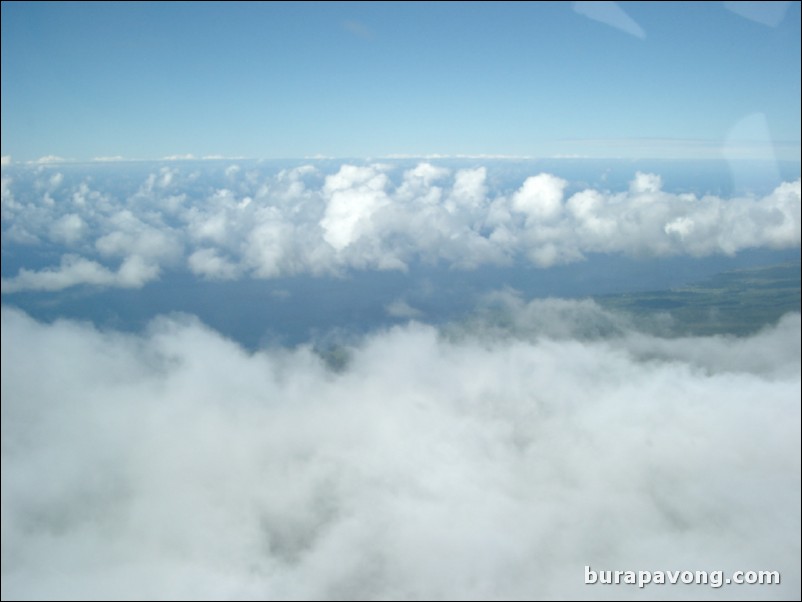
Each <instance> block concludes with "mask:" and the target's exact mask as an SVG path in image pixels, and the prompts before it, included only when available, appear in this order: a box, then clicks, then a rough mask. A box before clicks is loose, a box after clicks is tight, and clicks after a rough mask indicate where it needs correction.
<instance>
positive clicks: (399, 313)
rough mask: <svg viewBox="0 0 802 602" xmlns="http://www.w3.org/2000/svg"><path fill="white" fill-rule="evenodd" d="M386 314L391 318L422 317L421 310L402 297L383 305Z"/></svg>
mask: <svg viewBox="0 0 802 602" xmlns="http://www.w3.org/2000/svg"><path fill="white" fill-rule="evenodd" d="M385 311H386V312H387V315H388V316H390V317H392V318H401V319H414V318H421V317H423V312H422V311H421V310H419V309H416V308H414V307H412V306H411V305H410V304H409V303H407V302H406V301H404V300H403V299H396V300H395V301H393V302H392V303H389V304H388V305H387V307H385Z"/></svg>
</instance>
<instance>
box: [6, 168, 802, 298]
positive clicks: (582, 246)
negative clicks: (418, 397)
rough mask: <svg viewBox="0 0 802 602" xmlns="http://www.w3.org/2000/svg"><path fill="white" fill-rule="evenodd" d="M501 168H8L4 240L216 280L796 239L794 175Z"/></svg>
mask: <svg viewBox="0 0 802 602" xmlns="http://www.w3.org/2000/svg"><path fill="white" fill-rule="evenodd" d="M86 169H87V170H89V173H91V169H92V168H91V166H90V167H86ZM96 169H101V168H100V167H97V168H96ZM119 169H120V170H121V174H126V175H127V174H128V173H129V172H128V170H130V169H133V168H131V167H128V166H126V165H122V164H121V165H120V167H119ZM132 173H136V172H132ZM491 175H492V174H490V173H489V172H488V169H487V168H486V167H482V166H479V167H469V168H461V169H453V168H446V167H442V166H435V165H432V164H430V163H427V162H422V163H419V164H418V165H416V166H414V167H411V168H408V169H405V170H402V169H401V168H400V167H398V166H394V165H392V164H383V163H382V164H378V163H377V164H368V165H351V164H344V165H340V166H338V167H336V168H335V169H334V170H333V171H328V172H323V171H321V169H320V168H318V167H315V166H312V165H299V166H295V167H290V168H286V169H282V170H281V171H279V172H278V173H265V172H264V171H261V170H260V168H259V166H258V165H256V166H254V165H250V166H249V165H247V164H243V165H240V164H237V165H227V166H225V167H223V166H217V165H215V164H214V162H210V163H209V164H208V166H207V167H202V168H201V167H198V166H197V165H182V164H180V163H171V164H170V165H161V166H158V167H156V168H155V169H154V170H153V171H152V172H151V173H149V174H147V175H143V176H139V177H140V178H141V179H139V180H137V179H135V178H134V177H130V176H128V178H127V179H123V178H118V179H116V180H114V183H113V184H112V183H105V182H110V180H102V179H101V180H98V179H97V178H95V179H93V178H92V177H90V176H89V175H88V176H87V177H85V178H83V179H82V180H78V181H76V180H75V178H74V177H73V178H72V179H69V180H68V179H67V178H63V177H62V176H61V174H55V175H54V174H46V173H41V174H39V173H36V172H35V171H33V170H32V171H30V172H29V173H27V174H26V173H24V172H19V173H18V172H13V177H12V176H11V175H9V176H7V175H6V174H5V173H4V176H3V225H2V227H3V239H4V241H8V243H13V244H36V243H38V242H39V241H42V240H49V241H51V242H52V243H56V244H63V245H64V246H65V247H66V249H64V250H63V251H62V252H69V253H72V254H77V253H80V255H81V256H82V257H83V259H84V260H85V261H87V262H95V263H98V264H99V265H101V266H103V267H104V268H105V269H107V270H110V269H113V268H112V266H111V265H108V262H109V261H112V262H113V261H114V260H118V261H121V260H125V259H128V258H130V257H134V256H136V257H139V258H141V259H142V260H143V261H144V262H145V263H147V264H148V265H153V266H156V267H158V268H159V269H182V268H183V269H188V270H190V271H192V272H194V273H196V274H198V275H200V276H202V277H204V278H222V279H233V278H243V277H251V278H274V277H281V276H288V275H294V274H312V275H319V274H342V273H344V272H346V271H348V270H407V269H409V267H410V266H411V265H413V264H416V263H425V264H429V265H446V266H450V267H453V268H457V269H466V270H467V269H474V268H476V267H479V266H486V265H511V264H513V263H515V262H517V261H521V260H526V261H529V262H531V263H532V264H534V265H536V266H538V267H541V268H548V267H551V266H554V265H558V264H565V263H570V262H575V261H581V260H583V259H584V258H585V257H586V256H587V255H589V254H622V255H629V256H638V257H663V256H673V255H690V256H694V257H701V256H708V255H716V254H724V255H734V254H736V253H738V252H740V251H743V250H746V249H754V248H771V249H782V248H793V247H799V245H800V238H801V236H800V222H801V221H802V219H801V218H800V181H799V180H796V181H793V182H785V183H781V184H779V185H778V186H777V187H776V189H775V190H773V191H772V192H770V193H769V194H766V195H764V196H762V197H755V196H738V197H733V198H722V197H719V196H713V195H703V196H699V195H695V194H690V193H676V192H671V191H668V190H665V187H664V185H663V181H662V178H661V177H660V176H659V175H658V174H654V173H642V172H637V173H635V174H633V178H632V180H631V182H630V183H629V186H628V187H627V188H626V189H625V190H623V191H611V190H605V189H598V188H584V189H582V188H577V187H573V188H572V184H571V182H569V181H567V180H564V179H562V178H559V177H557V176H555V175H553V174H549V173H539V174H535V175H532V176H530V177H527V178H525V179H523V181H522V182H519V183H517V184H516V183H513V184H512V187H511V188H503V187H502V186H500V185H499V184H498V182H497V181H496V179H495V178H494V177H491ZM26 178H27V180H26ZM54 178H55V179H54ZM121 181H122V182H124V184H118V182H121ZM121 186H122V187H121ZM23 267H25V266H23ZM58 269H59V268H58V266H53V267H51V268H50V269H49V271H56V270H58ZM21 274H22V273H20V276H21ZM17 281H18V283H17V284H16V285H15V286H14V287H12V288H13V290H24V289H23V288H22V286H23V282H27V281H28V280H27V279H25V278H19V277H17ZM70 282H72V283H73V284H80V281H78V280H71V281H70ZM108 282H114V280H113V279H109V280H108ZM87 283H92V282H89V281H87ZM111 285H113V284H111ZM7 290H12V289H10V288H7Z"/></svg>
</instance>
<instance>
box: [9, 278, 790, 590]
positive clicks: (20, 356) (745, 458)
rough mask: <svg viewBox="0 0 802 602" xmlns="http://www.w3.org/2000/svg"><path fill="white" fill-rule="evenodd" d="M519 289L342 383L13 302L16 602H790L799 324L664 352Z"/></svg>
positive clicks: (351, 358)
mask: <svg viewBox="0 0 802 602" xmlns="http://www.w3.org/2000/svg"><path fill="white" fill-rule="evenodd" d="M502 297H503V298H502V299H501V300H500V301H499V300H497V306H498V303H501V306H503V307H505V308H506V311H508V312H510V315H511V316H512V317H513V320H514V322H515V326H514V327H512V328H509V327H507V328H501V329H500V328H499V327H497V326H493V325H491V324H485V325H484V326H482V323H481V321H480V323H477V324H473V325H471V326H470V327H469V328H467V329H465V330H462V331H461V332H460V333H458V334H454V333H451V334H450V335H449V334H447V333H445V332H441V331H438V330H436V329H435V328H432V327H429V326H425V325H421V324H410V325H406V326H403V327H398V328H393V329H391V330H388V331H382V332H377V333H373V334H371V335H368V336H366V337H365V338H364V339H363V340H361V341H360V342H358V343H355V344H354V345H352V346H349V347H347V348H344V349H342V350H340V352H341V354H342V356H343V358H345V359H344V361H343V364H344V366H343V369H342V370H340V371H339V372H334V371H332V370H330V369H328V368H327V367H326V364H325V363H324V361H323V360H322V359H321V358H320V357H319V356H318V355H317V354H315V353H314V352H313V351H312V350H311V349H310V348H308V347H301V348H298V349H295V350H287V349H273V350H266V351H262V352H259V353H255V354H248V353H246V352H244V351H243V350H242V349H241V348H239V347H238V346H236V345H235V344H234V343H232V342H231V341H228V340H226V339H224V338H222V337H221V336H220V335H218V334H217V333H215V332H213V331H211V330H209V329H208V328H206V327H204V326H203V325H202V324H200V323H198V322H197V321H196V320H194V319H191V318H187V317H180V316H177V317H172V318H160V319H158V320H156V321H155V322H153V323H152V324H151V326H150V327H149V328H148V330H147V331H146V332H145V333H142V334H140V335H126V334H120V333H116V332H102V331H98V330H96V329H94V328H92V327H90V326H87V325H85V324H77V323H73V322H67V321H57V322H55V323H53V324H49V325H47V324H42V323H37V322H35V321H33V320H31V319H30V318H28V317H27V316H26V315H24V314H23V313H21V312H19V311H18V310H14V309H8V308H3V310H2V328H1V329H0V335H1V336H2V356H1V359H2V379H1V381H0V386H1V387H2V400H3V403H2V421H0V427H1V428H2V439H3V451H2V466H3V470H2V489H0V492H1V494H2V532H1V534H2V549H3V580H2V596H3V598H4V599H6V598H9V599H11V598H15V599H19V598H27V599H31V598H36V599H39V598H45V599H47V598H55V597H59V598H63V597H70V598H72V597H75V598H77V597H80V598H89V599H101V598H103V599H105V598H107V597H111V598H119V597H136V598H145V599H149V598H159V599H163V598H164V597H169V598H195V597H199V596H202V597H211V598H237V599H244V598H263V597H265V596H267V597H271V598H285V599H312V598H314V599H332V598H349V599H354V598H358V599H385V598H403V599H412V598H426V599H454V598H458V599H461V598H483V599H484V598H487V599H498V598H526V599H531V598H580V599H587V598H594V599H599V598H607V597H610V598H616V599H653V598H655V597H657V598H669V597H670V598H671V599H678V598H684V599H699V598H702V599H721V598H722V597H726V598H730V597H732V596H736V597H738V596H742V597H748V598H750V599H759V598H763V599H778V598H781V599H793V598H794V597H798V595H799V591H800V580H799V570H798V567H799V562H800V556H799V532H800V517H799V504H800V497H799V491H800V477H799V475H800V460H799V453H798V451H799V446H800V427H799V425H800V413H799V412H800V409H799V396H800V317H799V314H795V315H789V316H787V317H786V318H784V320H783V321H782V322H781V323H780V324H778V325H777V326H776V327H772V328H769V329H767V330H765V331H763V332H761V333H760V334H758V335H756V336H754V337H751V338H740V339H739V338H727V337H705V338H692V339H661V338H659V337H655V336H653V335H649V334H647V333H644V332H637V331H633V330H632V329H630V328H629V327H628V326H627V325H626V322H625V321H622V320H621V319H620V318H618V317H616V316H612V315H609V314H605V313H604V312H603V311H602V310H600V309H599V308H598V307H596V306H594V305H593V304H589V303H587V302H585V303H569V302H559V301H555V300H550V301H546V302H534V303H530V304H527V303H525V302H523V301H522V300H520V299H518V300H516V299H515V298H514V297H513V298H510V296H509V294H507V295H506V297H504V295H502ZM488 319H489V317H488ZM599 324H601V325H604V324H606V325H607V326H606V327H605V329H606V330H605V331H604V332H600V331H599V330H598V329H596V325H599ZM587 564H590V565H592V566H594V567H599V568H604V569H611V570H615V569H631V570H647V569H652V570H657V569H662V570H667V569H688V570H724V571H732V570H750V569H755V570H758V569H769V570H778V571H781V572H782V583H781V585H779V586H771V587H767V586H743V587H742V588H739V589H737V590H736V589H735V588H734V586H731V587H729V588H727V587H726V586H725V587H724V588H722V589H721V590H716V589H713V588H710V587H709V586H703V587H693V586H675V587H673V588H671V589H669V590H665V589H661V588H659V587H652V588H647V589H645V590H639V589H638V588H636V587H631V586H627V587H623V586H622V587H614V586H606V588H601V587H599V586H597V589H593V588H591V587H590V586H585V585H584V584H583V567H584V566H585V565H587ZM662 587H663V588H665V587H668V586H662Z"/></svg>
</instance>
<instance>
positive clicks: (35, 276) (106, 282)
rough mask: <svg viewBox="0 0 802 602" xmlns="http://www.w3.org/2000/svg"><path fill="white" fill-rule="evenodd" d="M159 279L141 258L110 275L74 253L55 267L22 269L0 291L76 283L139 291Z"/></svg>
mask: <svg viewBox="0 0 802 602" xmlns="http://www.w3.org/2000/svg"><path fill="white" fill-rule="evenodd" d="M158 276H159V268H158V266H156V265H153V264H149V263H147V262H146V261H145V260H143V259H142V258H141V257H139V256H137V255H133V256H131V257H128V258H126V259H125V260H124V261H123V262H122V264H121V265H120V268H119V269H118V270H117V271H116V272H113V271H111V270H109V269H108V268H106V267H104V266H102V265H101V264H99V263H97V262H96V261H90V260H88V259H84V258H83V257H79V256H78V255H74V254H67V255H64V256H62V258H61V264H60V265H59V266H58V267H50V268H45V269H43V270H39V271H34V270H28V269H25V268H22V269H20V271H19V273H18V274H17V275H16V276H14V277H13V278H3V279H2V292H3V293H4V294H5V293H18V292H21V291H60V290H63V289H65V288H69V287H72V286H75V285H78V284H88V285H92V286H103V287H120V288H141V287H142V286H144V285H145V284H146V283H147V282H149V281H151V280H155V279H156V278H158Z"/></svg>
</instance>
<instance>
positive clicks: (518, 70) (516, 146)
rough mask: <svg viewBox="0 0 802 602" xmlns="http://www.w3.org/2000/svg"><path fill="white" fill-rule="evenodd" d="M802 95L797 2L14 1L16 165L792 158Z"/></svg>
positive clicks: (11, 124)
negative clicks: (56, 161)
mask: <svg viewBox="0 0 802 602" xmlns="http://www.w3.org/2000/svg"><path fill="white" fill-rule="evenodd" d="M799 99H800V13H799V3H798V2H760V3H757V2H747V3H727V2H724V3H721V2H705V3H701V2H694V3H683V4H682V5H681V6H677V5H673V4H671V3H654V2H621V3H615V2H599V3H586V2H573V3H572V2H553V3H544V2H537V3H519V2H516V3H498V2H493V3H453V2H446V3H410V4H404V3H366V2H354V3H319V4H303V3H272V2H271V3H232V2H226V3H213V2H203V3H161V2H153V3H146V2H142V3H99V2H84V3H45V2H31V3H26V2H4V3H2V154H3V155H4V156H9V157H11V158H12V159H13V160H17V161H30V160H35V159H38V158H40V157H48V156H50V157H61V158H64V159H70V160H79V161H81V160H90V159H93V158H99V157H105V158H109V157H124V158H128V159H158V158H162V157H165V156H176V155H189V154H191V155H194V156H195V157H204V156H220V155H222V156H227V157H252V158H290V157H291V158H301V157H308V156H315V155H325V156H334V157H376V156H388V155H416V156H420V155H435V154H443V155H460V154H462V155H514V156H533V157H541V156H565V155H568V156H574V155H581V156H593V157H611V156H612V157H635V158H644V157H656V158H718V157H720V156H721V155H722V153H724V154H726V153H730V154H732V155H735V156H738V157H745V158H751V159H775V158H777V159H790V160H796V161H798V160H799V154H800V151H799V147H800V143H799V138H800V137H799V132H800V100H799ZM722 149H723V150H722Z"/></svg>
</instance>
